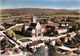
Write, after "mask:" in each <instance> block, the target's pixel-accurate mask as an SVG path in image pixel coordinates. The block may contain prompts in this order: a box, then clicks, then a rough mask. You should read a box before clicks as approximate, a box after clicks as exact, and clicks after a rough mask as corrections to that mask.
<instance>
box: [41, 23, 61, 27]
mask: <svg viewBox="0 0 80 56" xmlns="http://www.w3.org/2000/svg"><path fill="white" fill-rule="evenodd" d="M47 25H48V26H54V27H58V26H59V25H60V24H58V23H53V24H41V26H42V27H43V28H46V26H47Z"/></svg>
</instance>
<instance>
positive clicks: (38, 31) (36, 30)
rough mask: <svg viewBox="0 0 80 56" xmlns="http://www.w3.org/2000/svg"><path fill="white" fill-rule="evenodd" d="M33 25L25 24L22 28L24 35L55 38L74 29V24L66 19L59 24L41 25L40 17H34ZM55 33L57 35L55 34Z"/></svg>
mask: <svg viewBox="0 0 80 56" xmlns="http://www.w3.org/2000/svg"><path fill="white" fill-rule="evenodd" d="M32 21H33V22H32V23H24V25H23V27H22V33H23V34H24V35H26V36H29V37H30V36H32V35H33V36H44V35H45V36H54V35H57V34H62V33H67V32H68V29H69V28H72V22H69V21H67V20H66V19H64V20H62V21H60V22H58V23H54V22H52V23H50V21H47V22H48V23H46V24H41V23H40V22H39V21H38V17H36V16H33V18H32ZM54 32H55V33H54Z"/></svg>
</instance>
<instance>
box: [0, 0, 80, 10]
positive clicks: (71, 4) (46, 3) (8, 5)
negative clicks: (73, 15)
mask: <svg viewBox="0 0 80 56" xmlns="http://www.w3.org/2000/svg"><path fill="white" fill-rule="evenodd" d="M18 8H39V9H67V10H75V9H80V0H1V2H0V9H18Z"/></svg>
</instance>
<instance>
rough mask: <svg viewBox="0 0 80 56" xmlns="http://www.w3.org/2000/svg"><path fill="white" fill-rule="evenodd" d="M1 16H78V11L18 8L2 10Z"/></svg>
mask: <svg viewBox="0 0 80 56" xmlns="http://www.w3.org/2000/svg"><path fill="white" fill-rule="evenodd" d="M0 11H1V14H2V15H3V16H8V15H9V16H18V15H38V16H43V15H46V16H47V15H48V16H52V15H67V14H71V15H80V13H79V10H65V9H60V10H59V9H38V8H19V9H3V10H0Z"/></svg>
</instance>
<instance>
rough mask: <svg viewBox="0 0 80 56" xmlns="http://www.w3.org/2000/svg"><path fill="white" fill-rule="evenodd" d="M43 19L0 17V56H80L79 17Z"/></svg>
mask: <svg viewBox="0 0 80 56" xmlns="http://www.w3.org/2000/svg"><path fill="white" fill-rule="evenodd" d="M43 15H45V14H44V13H43V14H42V15H22V16H21V15H20V16H8V15H7V16H6V15H2V16H1V17H0V45H1V46H0V48H1V50H0V53H1V56H18V55H19V56H80V22H78V21H79V20H80V17H79V15H78V14H77V15H52V16H50V15H49V16H48V15H47V16H43ZM9 21H10V22H9Z"/></svg>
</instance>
